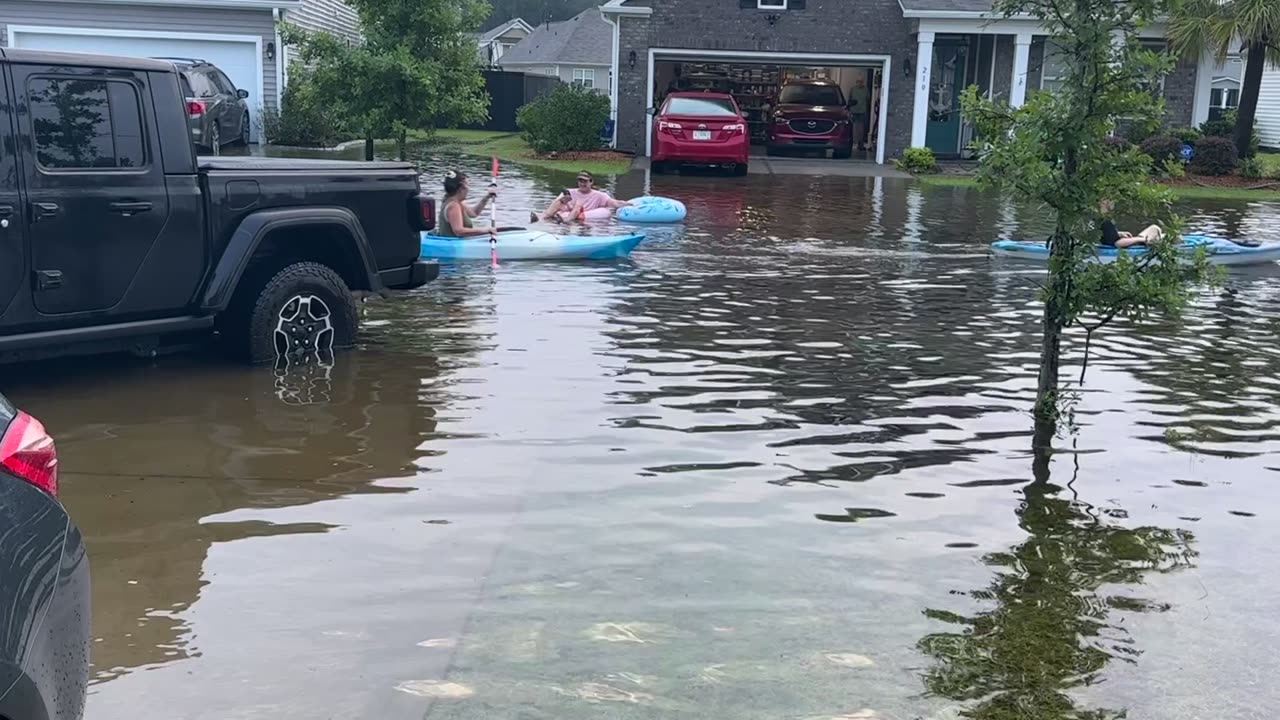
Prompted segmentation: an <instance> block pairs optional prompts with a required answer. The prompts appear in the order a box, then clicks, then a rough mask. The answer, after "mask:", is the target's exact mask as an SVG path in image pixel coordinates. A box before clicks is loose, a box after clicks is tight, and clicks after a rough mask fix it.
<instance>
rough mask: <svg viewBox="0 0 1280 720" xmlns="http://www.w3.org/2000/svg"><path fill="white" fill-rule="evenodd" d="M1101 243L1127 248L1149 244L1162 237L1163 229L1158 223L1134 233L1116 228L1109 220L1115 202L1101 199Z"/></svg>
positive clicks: (1114, 207) (1158, 240)
mask: <svg viewBox="0 0 1280 720" xmlns="http://www.w3.org/2000/svg"><path fill="white" fill-rule="evenodd" d="M1099 209H1100V210H1102V244H1103V245H1106V246H1107V247H1113V248H1127V247H1133V246H1134V245H1150V244H1152V243H1158V242H1160V241H1161V240H1163V239H1164V231H1163V230H1161V229H1160V226H1159V225H1151V226H1148V227H1147V229H1146V230H1143V231H1142V232H1140V233H1138V234H1137V235H1134V234H1132V233H1127V232H1122V231H1120V230H1117V229H1116V224H1115V223H1114V222H1112V221H1111V213H1112V211H1114V210H1115V209H1116V206H1115V203H1113V202H1111V201H1110V200H1103V201H1102V206H1101V207H1100V208H1099Z"/></svg>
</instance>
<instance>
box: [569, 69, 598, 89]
mask: <svg viewBox="0 0 1280 720" xmlns="http://www.w3.org/2000/svg"><path fill="white" fill-rule="evenodd" d="M573 84H574V85H578V86H581V87H584V88H587V89H588V90H591V89H594V88H595V86H596V71H595V70H584V69H583V68H574V69H573Z"/></svg>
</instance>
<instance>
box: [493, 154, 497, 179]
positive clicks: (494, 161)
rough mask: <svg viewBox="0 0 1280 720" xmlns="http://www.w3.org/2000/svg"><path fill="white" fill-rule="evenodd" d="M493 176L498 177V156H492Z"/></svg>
mask: <svg viewBox="0 0 1280 720" xmlns="http://www.w3.org/2000/svg"><path fill="white" fill-rule="evenodd" d="M493 176H494V177H495V178H496V177H498V156H497V155H494V156H493Z"/></svg>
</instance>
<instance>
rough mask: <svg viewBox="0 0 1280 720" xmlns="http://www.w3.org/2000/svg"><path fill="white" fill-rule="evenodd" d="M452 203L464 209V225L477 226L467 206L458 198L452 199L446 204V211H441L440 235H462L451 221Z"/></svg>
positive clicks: (466, 226)
mask: <svg viewBox="0 0 1280 720" xmlns="http://www.w3.org/2000/svg"><path fill="white" fill-rule="evenodd" d="M450 205H457V206H458V209H459V210H461V211H462V227H464V228H472V227H475V226H474V225H473V224H472V222H471V215H470V214H469V213H467V209H466V208H464V207H462V203H460V202H458V201H457V200H450V201H449V202H447V203H445V204H444V212H442V213H440V237H462V236H461V235H459V234H458V231H457V230H455V229H454V228H453V225H451V224H450V223H449V206H450Z"/></svg>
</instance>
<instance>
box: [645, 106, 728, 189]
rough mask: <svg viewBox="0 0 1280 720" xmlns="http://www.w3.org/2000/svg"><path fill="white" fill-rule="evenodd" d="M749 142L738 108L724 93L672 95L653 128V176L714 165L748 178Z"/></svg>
mask: <svg viewBox="0 0 1280 720" xmlns="http://www.w3.org/2000/svg"><path fill="white" fill-rule="evenodd" d="M749 149H750V139H749V137H748V135H747V121H746V119H744V118H743V117H742V112H741V111H740V110H739V109H738V104H737V103H736V102H734V100H733V97H732V96H730V95H726V94H725V93H703V92H678V93H671V94H670V95H668V96H667V99H666V100H665V101H664V102H663V103H662V109H661V110H659V111H658V116H657V117H656V118H655V119H654V124H653V154H652V157H651V158H650V161H651V167H652V168H653V171H654V172H663V171H664V170H666V169H667V168H669V167H673V166H678V165H711V166H717V167H722V168H725V169H726V170H729V171H731V172H733V173H734V174H735V175H746V174H747V155H748V151H749Z"/></svg>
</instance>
